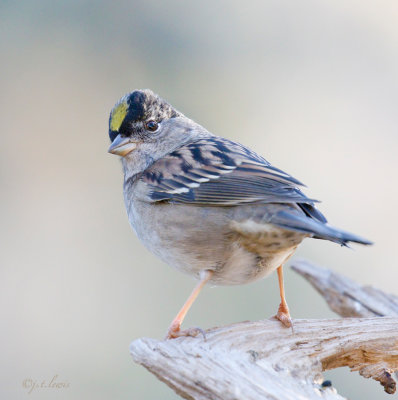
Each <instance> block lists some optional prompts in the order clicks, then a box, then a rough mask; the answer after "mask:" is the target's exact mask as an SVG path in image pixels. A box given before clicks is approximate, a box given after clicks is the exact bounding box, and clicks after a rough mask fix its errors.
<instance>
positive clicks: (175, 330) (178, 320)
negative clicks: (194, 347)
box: [166, 270, 214, 339]
mask: <svg viewBox="0 0 398 400" xmlns="http://www.w3.org/2000/svg"><path fill="white" fill-rule="evenodd" d="M213 273H214V272H213V271H209V270H207V271H203V272H202V274H201V279H200V281H199V283H198V284H197V285H196V287H195V289H194V290H193V291H192V293H191V295H190V296H189V297H188V299H187V301H186V302H185V304H184V305H183V306H182V308H181V310H180V312H179V313H178V314H177V316H176V317H175V318H174V319H173V322H172V323H171V325H170V327H169V329H168V331H167V335H166V339H174V338H178V337H180V336H197V335H198V334H199V333H203V335H204V332H203V330H202V329H200V328H189V329H186V330H183V331H181V330H180V328H181V324H182V321H184V318H185V316H186V315H187V312H188V310H189V309H190V308H191V306H192V304H193V302H194V301H195V299H196V298H197V297H198V295H199V293H200V291H201V290H202V288H203V286H204V285H205V284H206V283H207V282H208V281H209V280H210V278H211V277H212V276H213Z"/></svg>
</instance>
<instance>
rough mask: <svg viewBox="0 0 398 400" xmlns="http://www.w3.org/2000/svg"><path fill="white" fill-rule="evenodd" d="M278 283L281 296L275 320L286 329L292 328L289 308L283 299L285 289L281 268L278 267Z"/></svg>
mask: <svg viewBox="0 0 398 400" xmlns="http://www.w3.org/2000/svg"><path fill="white" fill-rule="evenodd" d="M277 271H278V281H279V293H280V295H281V304H280V305H279V308H278V313H277V314H276V318H278V319H279V321H281V322H282V324H283V325H284V326H286V327H287V328H290V327H292V319H291V318H290V313H289V307H288V306H287V303H286V299H285V287H284V285H283V266H282V265H281V266H280V267H278V270H277Z"/></svg>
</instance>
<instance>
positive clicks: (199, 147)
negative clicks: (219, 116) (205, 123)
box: [140, 137, 315, 212]
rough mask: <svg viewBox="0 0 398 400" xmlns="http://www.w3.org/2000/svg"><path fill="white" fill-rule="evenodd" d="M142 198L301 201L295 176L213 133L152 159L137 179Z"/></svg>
mask: <svg viewBox="0 0 398 400" xmlns="http://www.w3.org/2000/svg"><path fill="white" fill-rule="evenodd" d="M140 179H141V181H142V182H143V183H145V184H146V185H147V189H148V190H147V197H148V200H150V201H153V202H156V201H168V202H171V203H176V204H178V203H188V204H196V205H206V206H212V205H214V206H216V205H217V206H236V205H239V204H248V203H271V202H272V203H306V204H308V205H309V207H308V209H309V210H310V211H309V212H311V209H312V208H313V207H311V206H312V204H313V202H314V201H315V200H312V199H309V198H307V197H306V196H305V195H304V194H303V193H302V192H301V191H300V190H299V188H298V186H300V185H302V184H301V183H300V182H299V181H298V180H296V179H295V178H293V177H292V176H290V175H289V174H286V173H285V172H283V171H281V170H279V169H277V168H275V167H273V166H272V165H271V164H270V163H269V162H268V161H266V160H265V159H264V158H262V157H261V156H259V155H258V154H256V153H255V152H253V151H251V150H249V149H247V148H246V147H244V146H242V145H241V144H238V143H235V142H232V141H229V140H227V139H223V138H219V137H209V138H205V139H200V140H198V141H196V142H194V143H190V144H187V145H185V146H183V147H181V148H179V149H178V150H176V151H174V152H173V153H171V154H169V155H167V156H166V157H164V158H162V159H160V160H158V161H157V162H155V163H154V164H153V165H152V166H151V167H150V168H148V169H147V170H146V171H145V172H144V173H143V175H142V177H141V178H140Z"/></svg>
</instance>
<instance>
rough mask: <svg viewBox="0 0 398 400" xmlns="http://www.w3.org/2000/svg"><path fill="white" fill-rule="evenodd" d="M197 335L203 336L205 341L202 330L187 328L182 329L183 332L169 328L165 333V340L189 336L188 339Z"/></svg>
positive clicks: (204, 334)
mask: <svg viewBox="0 0 398 400" xmlns="http://www.w3.org/2000/svg"><path fill="white" fill-rule="evenodd" d="M199 334H201V335H203V339H204V340H205V341H206V333H205V331H204V330H203V329H202V328H198V327H195V328H188V329H184V330H183V331H181V330H180V328H179V327H178V328H170V329H169V331H168V332H167V335H166V337H165V339H166V340H167V339H176V338H179V337H182V336H190V337H196V336H198V335H199Z"/></svg>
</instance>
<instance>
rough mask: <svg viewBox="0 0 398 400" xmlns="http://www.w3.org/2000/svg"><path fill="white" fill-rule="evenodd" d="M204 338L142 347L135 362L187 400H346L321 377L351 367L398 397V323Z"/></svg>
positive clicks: (221, 332)
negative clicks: (325, 385)
mask: <svg viewBox="0 0 398 400" xmlns="http://www.w3.org/2000/svg"><path fill="white" fill-rule="evenodd" d="M206 336H207V339H206V341H205V340H204V339H203V338H202V337H197V338H189V337H185V338H179V339H175V340H168V341H159V340H155V339H148V338H143V339H138V340H136V341H134V342H133V343H132V344H131V354H132V356H133V359H134V360H135V361H136V362H137V363H139V364H141V365H143V366H144V367H146V368H147V369H148V370H149V371H151V372H152V373H154V374H155V375H156V376H157V377H158V378H159V379H161V380H162V381H163V382H165V383H167V384H168V385H169V386H170V387H172V388H173V389H174V390H175V391H176V392H177V393H178V394H180V395H181V396H182V397H184V398H186V399H203V400H204V399H214V400H217V399H220V400H221V399H222V400H229V399H231V400H232V399H234V400H238V399H245V400H251V399H253V400H254V399H256V400H258V399H273V400H276V399H279V400H293V399H294V400H297V399H318V400H319V399H343V397H341V396H339V395H338V394H337V393H336V391H335V389H333V388H322V387H321V383H322V380H323V379H322V375H321V372H322V371H325V370H328V369H333V368H338V367H343V366H348V367H349V368H351V370H353V371H358V372H359V373H360V374H361V375H362V376H364V377H366V378H373V379H376V380H378V381H379V382H380V383H381V384H382V385H383V386H384V388H385V391H386V392H388V393H394V392H395V382H394V380H393V378H392V377H391V373H392V372H393V371H395V370H398V318H389V317H384V318H376V317H373V318H363V319H358V318H346V319H332V320H295V321H294V331H293V332H292V330H291V329H286V328H283V327H282V326H281V324H280V323H279V322H277V321H274V320H264V321H257V322H243V323H238V324H234V325H230V326H225V327H221V328H215V329H210V330H209V331H207V333H206Z"/></svg>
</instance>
